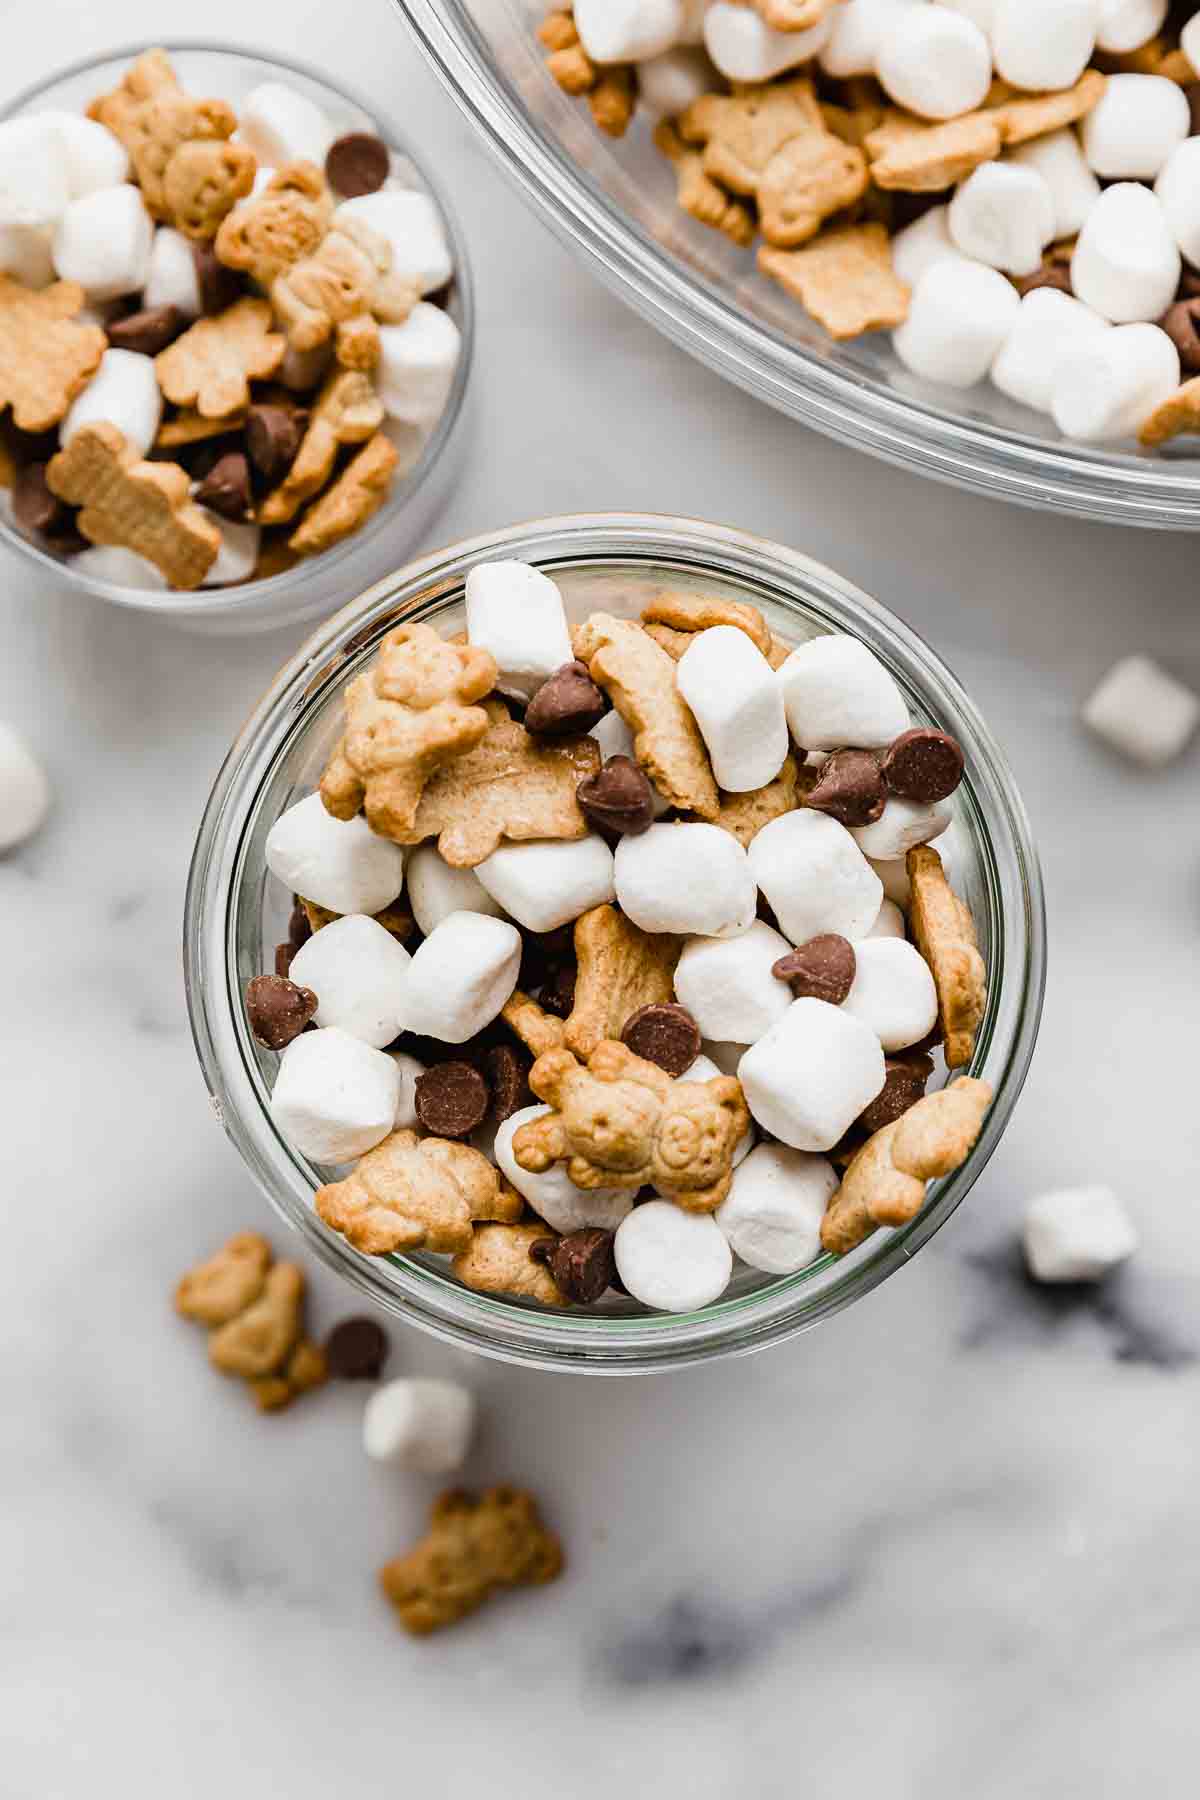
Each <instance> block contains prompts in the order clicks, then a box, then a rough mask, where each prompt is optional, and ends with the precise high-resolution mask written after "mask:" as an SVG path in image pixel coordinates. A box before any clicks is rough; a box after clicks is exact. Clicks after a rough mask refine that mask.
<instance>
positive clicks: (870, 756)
mask: <svg viewBox="0 0 1200 1800" xmlns="http://www.w3.org/2000/svg"><path fill="white" fill-rule="evenodd" d="M886 800H887V789H886V788H885V786H884V783H883V776H882V774H881V773H880V769H879V758H878V756H877V755H876V754H875V752H874V751H873V750H835V751H834V752H833V754H832V756H829V757H827V758H826V760H825V762H824V763H823V765H822V767H821V771H820V774H819V775H818V776H817V780H816V785H815V786H814V787H813V788H812V789H811V791H810V793H809V795H808V798H807V799H806V801H805V805H806V806H811V807H815V809H816V810H817V812H823V813H828V814H829V816H830V818H831V819H836V820H837V821H838V824H839V825H845V826H846V827H847V828H850V827H852V826H855V825H873V824H874V823H875V820H876V819H877V818H878V817H879V816H880V814H881V813H882V811H883V808H884V804H885V802H886Z"/></svg>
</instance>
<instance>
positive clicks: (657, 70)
mask: <svg viewBox="0 0 1200 1800" xmlns="http://www.w3.org/2000/svg"><path fill="white" fill-rule="evenodd" d="M637 78H638V105H639V107H644V108H645V110H646V112H647V113H648V114H649V115H650V117H651V118H652V119H674V118H677V117H678V115H679V114H680V113H681V112H685V111H686V110H687V108H688V107H689V106H691V105H692V104H693V103H694V102H695V101H697V100H700V99H702V98H703V96H704V95H705V94H711V93H712V92H713V89H714V88H715V86H716V76H715V72H714V70H713V66H712V64H711V63H710V62H709V60H708V57H707V56H706V55H705V54H704V52H703V50H688V49H682V48H681V49H675V50H668V51H666V52H665V53H664V54H663V55H662V56H652V57H651V58H650V59H649V61H648V62H642V63H639V64H638V71H637Z"/></svg>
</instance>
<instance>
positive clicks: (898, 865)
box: [867, 856, 945, 913]
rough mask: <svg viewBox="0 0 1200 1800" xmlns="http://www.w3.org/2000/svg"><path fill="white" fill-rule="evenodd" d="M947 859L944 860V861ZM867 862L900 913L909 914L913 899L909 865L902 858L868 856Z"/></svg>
mask: <svg viewBox="0 0 1200 1800" xmlns="http://www.w3.org/2000/svg"><path fill="white" fill-rule="evenodd" d="M944 860H945V859H944V858H943V861H944ZM867 861H868V862H869V863H870V865H871V867H872V868H873V869H874V871H875V873H876V874H877V875H878V877H879V879H880V881H881V882H882V883H883V891H884V893H885V894H886V895H887V897H888V899H889V900H890V901H891V902H892V904H893V905H894V906H895V908H896V910H897V911H898V912H902V913H903V912H907V911H908V904H909V901H910V899H911V898H912V891H911V888H910V886H909V880H908V864H907V863H906V862H905V860H904V858H903V857H902V856H894V857H892V856H868V858H867Z"/></svg>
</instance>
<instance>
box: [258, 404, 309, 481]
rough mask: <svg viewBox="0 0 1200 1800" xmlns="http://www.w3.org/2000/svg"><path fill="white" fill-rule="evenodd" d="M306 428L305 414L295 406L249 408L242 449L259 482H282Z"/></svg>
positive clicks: (306, 416) (294, 457) (306, 417)
mask: <svg viewBox="0 0 1200 1800" xmlns="http://www.w3.org/2000/svg"><path fill="white" fill-rule="evenodd" d="M307 428H308V413H307V412H306V411H305V410H304V409H303V408H302V407H298V406H266V405H264V406H252V407H251V408H250V411H249V412H248V413H247V414H246V449H247V451H248V453H249V456H250V461H251V462H252V463H253V464H254V467H255V468H256V469H257V470H258V473H259V474H260V475H261V476H262V478H263V480H264V481H266V482H269V483H270V484H271V485H272V486H274V484H275V483H276V482H277V481H282V479H283V477H284V476H285V475H286V474H287V472H288V470H289V469H290V468H291V466H292V464H293V463H294V462H295V460H296V452H297V450H299V448H300V440H301V438H302V437H303V436H304V433H305V431H306V430H307Z"/></svg>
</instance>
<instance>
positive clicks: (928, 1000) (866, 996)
mask: <svg viewBox="0 0 1200 1800" xmlns="http://www.w3.org/2000/svg"><path fill="white" fill-rule="evenodd" d="M854 956H855V962H856V968H855V973H854V985H853V986H852V987H851V989H850V992H849V994H847V996H846V998H845V1000H844V1001H843V1003H842V1011H843V1012H847V1013H850V1014H851V1016H852V1017H853V1018H856V1019H861V1020H862V1023H863V1024H864V1025H866V1026H867V1027H868V1028H869V1029H870V1030H871V1031H873V1032H874V1033H875V1036H876V1037H877V1038H878V1039H879V1041H880V1043H881V1044H882V1045H883V1047H884V1049H885V1050H886V1051H888V1052H889V1053H890V1052H892V1051H894V1050H907V1049H908V1048H909V1046H910V1045H912V1044H919V1043H920V1041H921V1039H922V1038H923V1037H928V1035H929V1033H930V1032H931V1031H932V1030H933V1028H934V1026H935V1025H936V1023H937V1016H938V1002H937V990H936V989H935V987H934V985H933V976H932V975H931V974H930V972H929V964H928V963H927V962H926V961H925V958H924V957H923V956H922V955H921V952H920V951H919V950H917V949H914V947H913V945H912V944H909V943H906V942H905V940H904V939H903V938H898V937H887V938H868V939H867V940H866V942H865V943H861V944H856V945H855V946H854Z"/></svg>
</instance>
